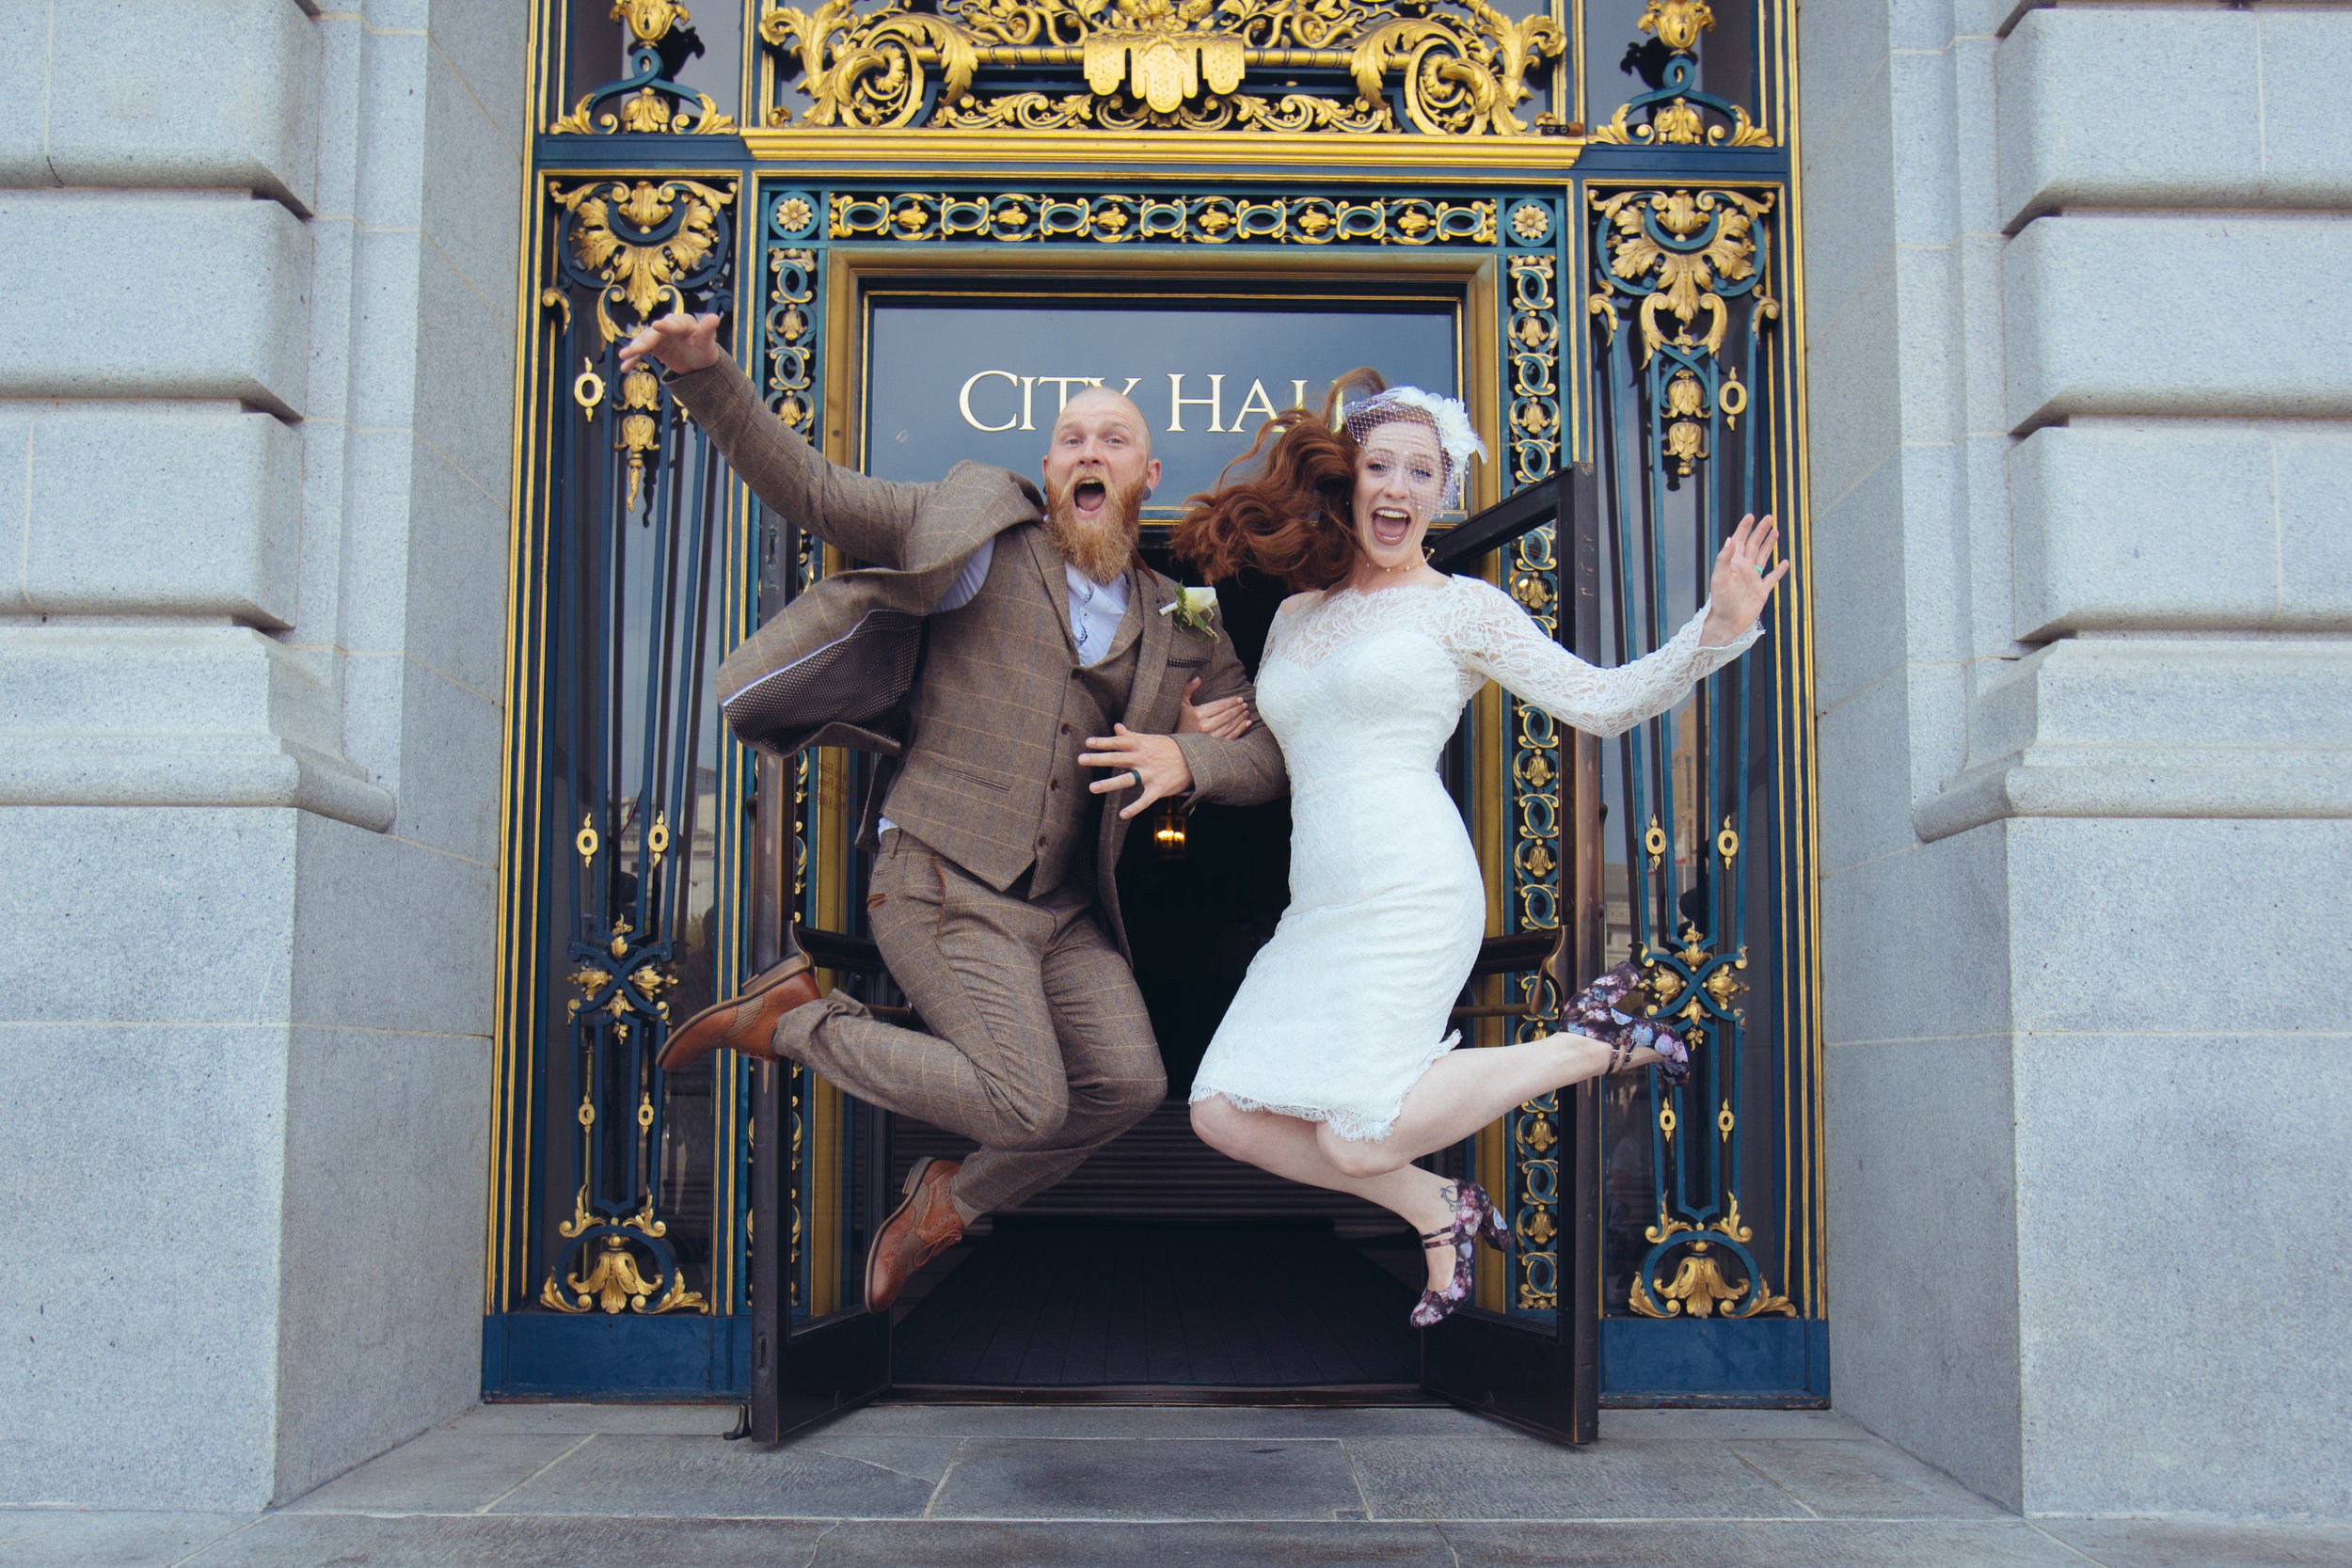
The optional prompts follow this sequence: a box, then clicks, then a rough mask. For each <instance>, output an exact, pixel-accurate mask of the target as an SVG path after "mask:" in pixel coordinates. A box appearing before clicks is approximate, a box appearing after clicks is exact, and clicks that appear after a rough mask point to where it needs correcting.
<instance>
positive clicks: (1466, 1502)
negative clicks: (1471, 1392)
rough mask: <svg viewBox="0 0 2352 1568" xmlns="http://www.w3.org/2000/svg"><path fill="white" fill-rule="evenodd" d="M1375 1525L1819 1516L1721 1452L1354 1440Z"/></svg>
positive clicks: (1630, 1445) (1705, 1446)
mask: <svg viewBox="0 0 2352 1568" xmlns="http://www.w3.org/2000/svg"><path fill="white" fill-rule="evenodd" d="M1347 1450H1348V1453H1349V1455H1350V1456H1351V1457H1353V1458H1354V1460H1355V1462H1356V1472H1357V1475H1358V1477H1359V1479H1360V1480H1361V1481H1362V1483H1363V1488H1364V1497H1365V1498H1366V1499H1367V1501H1368V1504H1369V1506H1370V1508H1371V1511H1372V1515H1371V1516H1372V1517H1373V1518H1375V1519H1562V1518H1578V1519H1788V1518H1800V1519H1802V1518H1810V1517H1812V1515H1811V1513H1810V1512H1809V1511H1808V1510H1806V1509H1805V1508H1804V1506H1803V1505H1802V1504H1800V1503H1799V1502H1798V1501H1797V1500H1796V1499H1795V1498H1793V1497H1790V1496H1789V1495H1788V1493H1787V1492H1786V1491H1784V1490H1782V1489H1781V1488H1780V1487H1778V1486H1775V1485H1774V1484H1773V1483H1772V1481H1768V1480H1767V1479H1765V1478H1764V1477H1763V1476H1760V1475H1758V1474H1756V1471H1755V1470H1754V1469H1753V1468H1751V1467H1750V1466H1749V1465H1745V1464H1743V1463H1741V1462H1740V1458H1739V1456H1738V1455H1736V1454H1734V1453H1732V1452H1730V1451H1729V1450H1728V1449H1724V1447H1723V1446H1721V1445H1720V1444H1714V1443H1696V1442H1693V1443H1667V1442H1661V1441H1658V1440H1656V1439H1644V1440H1638V1441H1626V1442H1610V1441H1607V1440H1603V1441H1601V1442H1599V1443H1596V1444H1593V1445H1591V1446H1590V1447H1587V1448H1582V1449H1568V1448H1562V1447H1559V1446H1557V1445H1555V1444H1551V1443H1547V1442H1544V1441H1542V1440H1540V1439H1537V1438H1529V1437H1518V1436H1481V1437H1466V1438H1458V1439H1454V1440H1452V1441H1448V1442H1437V1443H1433V1442H1427V1441H1416V1440H1414V1439H1411V1438H1396V1437H1362V1438H1351V1439H1350V1440H1349V1441H1348V1444H1347Z"/></svg>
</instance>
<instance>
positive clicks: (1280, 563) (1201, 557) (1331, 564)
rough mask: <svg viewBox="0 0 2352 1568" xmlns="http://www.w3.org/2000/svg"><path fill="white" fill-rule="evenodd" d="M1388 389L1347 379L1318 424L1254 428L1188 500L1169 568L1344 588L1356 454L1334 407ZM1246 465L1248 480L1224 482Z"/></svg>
mask: <svg viewBox="0 0 2352 1568" xmlns="http://www.w3.org/2000/svg"><path fill="white" fill-rule="evenodd" d="M1387 389H1388V383H1387V382H1386V381H1385V380H1383V379H1382V378H1381V375H1380V372H1378V371H1375V370H1372V369H1370V368H1369V367H1363V368H1359V369H1357V370H1352V371H1350V372H1347V373H1346V374H1345V375H1343V376H1341V377H1340V378H1339V379H1338V380H1337V381H1335V382H1333V383H1332V384H1331V392H1330V395H1329V396H1328V397H1327V398H1325V399H1324V401H1323V411H1322V412H1321V413H1320V414H1313V413H1309V412H1308V411H1307V410H1306V409H1304V408H1293V409H1291V410H1289V411H1288V412H1286V413H1281V414H1277V415H1276V416H1275V417H1274V418H1273V419H1271V420H1267V421H1266V422H1265V423H1264V424H1263V425H1261V426H1259V427H1258V438H1257V439H1256V440H1254V441H1252V442H1250V443H1249V450H1248V451H1246V452H1243V453H1242V454H1241V455H1240V456H1239V457H1236V458H1235V459H1233V461H1232V462H1231V463H1229V464H1227V465H1226V466H1225V472H1224V473H1223V474H1220V475H1218V476H1217V486H1216V490H1215V491H1214V492H1212V493H1211V494H1209V495H1205V496H1193V497H1190V498H1188V504H1189V506H1190V508H1191V510H1190V511H1188V512H1186V513H1185V514H1184V517H1183V518H1182V519H1181V520H1179V521H1178V523H1177V524H1176V531H1175V533H1174V535H1173V536H1172V538H1171V539H1170V541H1169V544H1170V546H1171V548H1172V550H1173V552H1174V554H1175V555H1176V558H1177V559H1178V560H1180V561H1184V562H1188V563H1189V564H1191V565H1192V566H1194V567H1196V568H1198V569H1199V570H1200V575H1201V576H1202V577H1203V578H1207V579H1208V580H1209V581H1211V582H1224V581H1227V580H1228V579H1230V578H1233V577H1235V576H1237V575H1238V574H1240V573H1242V572H1244V571H1251V572H1256V573H1259V574H1260V575H1262V576H1264V577H1269V578H1274V579H1275V580H1277V581H1279V582H1280V583H1282V584H1284V585H1285V586H1286V587H1289V588H1292V589H1314V588H1328V587H1330V586H1332V585H1333V584H1334V583H1337V582H1339V581H1341V580H1342V579H1343V578H1345V577H1346V576H1347V574H1348V573H1349V572H1350V571H1351V570H1353V569H1354V567H1355V565H1356V558H1357V557H1358V556H1359V555H1360V554H1361V553H1362V551H1361V549H1360V548H1359V546H1358V545H1357V543H1356V462H1357V455H1358V451H1359V449H1358V447H1357V445H1356V438H1355V437H1354V436H1350V435H1349V434H1348V433H1347V427H1346V426H1345V425H1343V424H1341V423H1339V422H1338V420H1337V419H1336V418H1335V416H1336V414H1337V412H1338V410H1339V407H1340V405H1341V404H1342V402H1343V401H1345V400H1357V401H1360V400H1361V399H1363V398H1368V397H1370V396H1372V395H1373V394H1374V393H1375V392H1380V391H1386V390H1387ZM1261 453H1263V460H1262V459H1261ZM1253 464H1256V465H1259V467H1258V469H1257V471H1256V472H1255V473H1254V474H1247V473H1246V477H1244V478H1241V479H1232V478H1230V476H1231V475H1232V473H1233V471H1234V470H1235V469H1236V468H1239V469H1243V470H1245V471H1247V470H1248V468H1249V467H1250V466H1251V465H1253Z"/></svg>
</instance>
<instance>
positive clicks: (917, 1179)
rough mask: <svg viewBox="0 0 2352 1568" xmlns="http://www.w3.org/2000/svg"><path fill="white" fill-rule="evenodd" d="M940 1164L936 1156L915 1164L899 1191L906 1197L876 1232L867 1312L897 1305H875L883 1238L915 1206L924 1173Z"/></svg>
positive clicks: (869, 1253)
mask: <svg viewBox="0 0 2352 1568" xmlns="http://www.w3.org/2000/svg"><path fill="white" fill-rule="evenodd" d="M938 1163H939V1162H938V1160H937V1159H936V1158H935V1157H934V1156H932V1155H929V1154H926V1155H924V1156H923V1157H922V1158H921V1159H919V1160H917V1161H915V1162H914V1168H913V1169H911V1170H909V1171H908V1172H907V1179H906V1181H905V1183H904V1184H903V1185H902V1186H900V1187H899V1189H898V1191H899V1192H900V1193H902V1194H904V1195H905V1196H902V1197H900V1198H899V1199H898V1207H897V1208H896V1209H893V1210H892V1211H890V1218H888V1219H886V1220H884V1221H882V1228H881V1229H880V1230H877V1231H875V1232H874V1240H873V1243H872V1244H871V1245H870V1246H868V1247H867V1248H866V1310H867V1311H868V1312H883V1311H887V1310H888V1309H889V1307H891V1306H893V1305H896V1300H897V1298H895V1297H894V1298H892V1301H891V1302H889V1303H885V1304H884V1305H883V1306H882V1307H877V1306H875V1305H874V1264H875V1261H876V1260H877V1259H880V1258H881V1257H882V1238H883V1237H884V1236H886V1235H888V1234H889V1233H890V1227H891V1226H892V1225H894V1224H896V1223H897V1222H898V1216H899V1215H900V1214H903V1213H905V1212H907V1210H908V1209H909V1208H910V1207H912V1206H913V1204H914V1195H915V1194H916V1193H918V1192H920V1191H922V1188H923V1173H924V1172H925V1171H927V1170H930V1168H931V1166H933V1165H935V1164H938Z"/></svg>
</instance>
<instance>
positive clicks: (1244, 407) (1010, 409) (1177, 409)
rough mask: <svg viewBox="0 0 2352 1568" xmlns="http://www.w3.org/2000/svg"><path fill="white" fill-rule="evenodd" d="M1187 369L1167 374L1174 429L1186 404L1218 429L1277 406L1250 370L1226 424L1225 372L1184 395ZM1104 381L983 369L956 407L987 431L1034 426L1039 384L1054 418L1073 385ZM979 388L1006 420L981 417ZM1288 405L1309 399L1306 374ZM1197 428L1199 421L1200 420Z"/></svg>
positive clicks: (1132, 381) (1131, 380) (1178, 429)
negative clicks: (976, 400) (1202, 391)
mask: <svg viewBox="0 0 2352 1568" xmlns="http://www.w3.org/2000/svg"><path fill="white" fill-rule="evenodd" d="M1185 373H1186V372H1176V371H1170V372H1168V422H1167V423H1166V424H1165V425H1163V426H1162V427H1161V428H1162V429H1164V430H1166V431H1168V433H1169V434H1170V435H1184V434H1187V432H1186V430H1185V426H1184V410H1185V409H1187V408H1193V409H1202V408H1205V409H1207V410H1208V412H1209V422H1208V426H1207V428H1208V429H1209V430H1211V431H1215V432H1216V433H1217V434H1219V435H1223V434H1226V433H1228V432H1239V431H1242V430H1244V429H1246V428H1247V427H1248V424H1249V421H1250V420H1252V419H1253V418H1254V419H1262V420H1270V419H1272V418H1274V416H1275V415H1276V414H1277V413H1278V412H1279V410H1278V409H1277V408H1276V407H1275V406H1274V399H1273V396H1272V394H1270V393H1268V392H1267V391H1266V387H1265V383H1264V382H1263V380H1260V379H1258V378H1257V377H1255V376H1252V377H1251V378H1250V381H1249V390H1248V392H1247V393H1245V394H1243V396H1242V400H1241V405H1240V406H1239V407H1237V408H1235V409H1234V410H1233V422H1232V423H1231V424H1228V423H1226V422H1225V376H1224V374H1223V373H1222V372H1216V373H1212V374H1210V375H1208V377H1207V380H1208V383H1209V395H1208V396H1206V397H1186V396H1185V395H1184V376H1185ZM1142 379H1143V378H1142V377H1141V376H1136V375H1131V376H1128V377H1127V378H1126V385H1124V386H1122V387H1120V388H1119V389H1120V392H1121V393H1122V394H1123V395H1125V396H1127V397H1133V396H1135V393H1136V385H1137V384H1138V383H1140V382H1141V381H1142ZM989 381H1003V382H1005V383H1007V385H1006V386H1005V387H1003V388H992V387H986V386H983V385H982V383H985V382H989ZM1103 384H1104V378H1103V377H1102V376H1099V375H1017V374H1015V373H1014V372H1011V371H980V372H977V373H975V374H974V375H972V376H971V377H970V378H969V379H967V380H966V381H965V382H964V384H963V385H962V387H961V388H958V389H957V392H956V411H957V412H958V413H960V414H961V415H962V416H963V422H964V423H965V424H968V425H970V426H971V427H972V428H973V429H974V430H980V431H986V432H988V433H989V434H991V435H994V434H996V433H998V432H1001V431H1007V430H1035V429H1036V428H1037V419H1038V415H1039V414H1041V413H1042V412H1044V411H1043V410H1042V409H1041V408H1039V407H1038V398H1037V389H1038V388H1040V387H1051V388H1053V389H1054V408H1053V414H1052V415H1051V416H1049V422H1050V420H1051V419H1054V418H1058V417H1059V416H1060V414H1061V411H1062V408H1063V406H1064V405H1065V404H1068V403H1069V402H1070V397H1071V390H1072V388H1077V387H1100V386H1102V385H1103ZM976 391H977V393H978V394H979V395H980V398H981V401H982V404H984V407H983V409H982V412H984V413H987V414H992V415H993V414H996V413H1000V412H1001V413H1002V414H1003V415H1004V416H1005V418H1004V420H1003V422H1001V423H998V424H991V423H990V422H989V421H988V420H985V419H983V418H982V417H981V414H980V413H976V412H974V410H973V407H972V399H973V395H974V393H975V392H976ZM1016 393H1017V394H1018V396H1019V402H1018V404H1017V405H1016V404H1015V402H1014V397H1015V394H1016ZM1290 405H1291V406H1292V407H1293V408H1304V407H1305V406H1306V405H1307V383H1306V380H1305V379H1304V378H1303V377H1295V378H1293V379H1292V381H1291V402H1290ZM1194 428H1195V429H1199V428H1200V427H1199V426H1197V425H1196V426H1195V427H1194Z"/></svg>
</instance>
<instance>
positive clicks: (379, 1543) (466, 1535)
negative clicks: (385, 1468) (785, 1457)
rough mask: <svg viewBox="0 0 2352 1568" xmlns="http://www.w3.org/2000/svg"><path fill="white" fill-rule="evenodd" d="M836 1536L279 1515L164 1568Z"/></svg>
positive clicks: (632, 1552)
mask: <svg viewBox="0 0 2352 1568" xmlns="http://www.w3.org/2000/svg"><path fill="white" fill-rule="evenodd" d="M834 1528H837V1527H835V1526H834V1525H832V1524H828V1523H825V1522H822V1521H816V1520H806V1519H672V1518H634V1519H631V1518H618V1519H592V1518H579V1517H548V1516H539V1517H532V1518H517V1517H513V1516H506V1515H500V1514H495V1513H480V1514H463V1515H459V1516H457V1517H454V1518H450V1517H436V1516H429V1515H423V1514H408V1515H405V1516H402V1517H399V1518H375V1517H369V1516H366V1515H361V1514H350V1513H308V1514H305V1513H273V1514H271V1515H269V1516H268V1517H266V1518H264V1519H262V1521H261V1522H259V1523H258V1524H255V1525H254V1526H252V1527H251V1528H247V1529H245V1530H241V1531H239V1532H238V1533H237V1534H235V1535H232V1536H230V1537H229V1538H228V1539H227V1540H224V1541H221V1542H219V1543H217V1544H214V1545H213V1546H210V1547H208V1548H207V1549H206V1550H204V1551H203V1552H201V1553H199V1554H198V1555H197V1556H195V1557H193V1558H188V1559H186V1560H184V1561H183V1560H178V1559H172V1560H163V1561H159V1562H157V1563H156V1565H155V1568H322V1565H324V1564H332V1565H333V1568H799V1565H801V1564H803V1563H806V1562H807V1561H808V1560H809V1559H810V1556H811V1554H813V1553H814V1552H815V1551H816V1549H817V1544H818V1542H819V1541H821V1540H823V1539H824V1537H825V1535H826V1533H827V1532H828V1531H829V1530H832V1529H834ZM44 1568H49V1565H44ZM60 1568H61V1565H60ZM141 1568H147V1565H146V1564H141Z"/></svg>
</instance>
